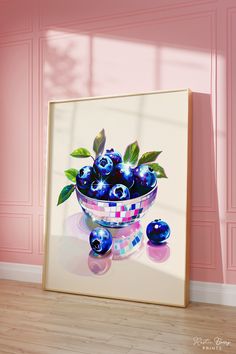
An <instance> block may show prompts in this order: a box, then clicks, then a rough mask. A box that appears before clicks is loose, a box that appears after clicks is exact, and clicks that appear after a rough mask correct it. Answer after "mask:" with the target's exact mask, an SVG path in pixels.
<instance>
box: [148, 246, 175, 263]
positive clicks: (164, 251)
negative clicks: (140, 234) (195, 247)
mask: <svg viewBox="0 0 236 354" xmlns="http://www.w3.org/2000/svg"><path fill="white" fill-rule="evenodd" d="M147 255H148V257H149V259H150V260H151V261H153V262H156V263H164V262H166V261H167V259H168V258H169V257H170V247H169V246H168V244H167V243H163V244H160V245H154V244H153V243H151V242H150V241H148V242H147Z"/></svg>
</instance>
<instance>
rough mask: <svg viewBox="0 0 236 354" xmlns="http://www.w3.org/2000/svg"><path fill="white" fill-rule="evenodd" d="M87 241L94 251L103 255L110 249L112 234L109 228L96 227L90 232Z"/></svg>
mask: <svg viewBox="0 0 236 354" xmlns="http://www.w3.org/2000/svg"><path fill="white" fill-rule="evenodd" d="M89 243H90V246H91V248H92V250H93V251H94V252H95V253H97V254H100V255H104V254H106V253H107V252H109V251H110V249H111V246H112V235H111V233H110V231H109V230H107V229H104V228H102V227H96V228H95V229H93V230H92V232H91V233H90V236H89Z"/></svg>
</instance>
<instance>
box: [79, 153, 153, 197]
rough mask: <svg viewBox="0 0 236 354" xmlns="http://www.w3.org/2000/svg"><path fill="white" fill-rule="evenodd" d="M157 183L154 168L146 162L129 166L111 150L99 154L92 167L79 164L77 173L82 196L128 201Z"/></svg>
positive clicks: (118, 154)
mask: <svg viewBox="0 0 236 354" xmlns="http://www.w3.org/2000/svg"><path fill="white" fill-rule="evenodd" d="M156 183H157V177H156V173H155V171H154V170H153V169H152V168H151V167H150V166H148V165H146V164H141V165H139V166H137V167H135V168H134V167H132V165H130V164H129V163H124V162H123V161H122V156H121V154H120V153H119V152H118V151H115V150H114V149H110V150H106V151H105V154H103V155H100V156H98V157H97V158H96V159H95V161H94V163H93V166H84V167H82V168H81V169H80V170H79V172H78V174H77V176H76V185H77V188H78V189H79V190H80V191H81V192H82V193H83V194H85V195H87V196H89V197H91V198H96V199H103V200H112V201H119V200H127V199H131V198H137V197H139V196H140V195H143V194H146V193H147V192H149V191H150V190H151V189H152V188H153V187H155V185H156Z"/></svg>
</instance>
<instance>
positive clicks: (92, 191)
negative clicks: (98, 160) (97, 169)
mask: <svg viewBox="0 0 236 354" xmlns="http://www.w3.org/2000/svg"><path fill="white" fill-rule="evenodd" d="M109 190H110V186H109V184H108V183H107V182H106V181H102V180H100V181H98V180H96V181H93V182H92V184H91V186H90V188H89V190H88V196H89V197H91V198H96V199H108V194H109Z"/></svg>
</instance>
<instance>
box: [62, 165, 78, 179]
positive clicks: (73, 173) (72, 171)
mask: <svg viewBox="0 0 236 354" xmlns="http://www.w3.org/2000/svg"><path fill="white" fill-rule="evenodd" d="M78 172H79V171H78V170H76V169H75V168H69V170H66V171H65V175H66V177H67V178H68V179H69V180H70V181H72V182H76V176H77V174H78Z"/></svg>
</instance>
